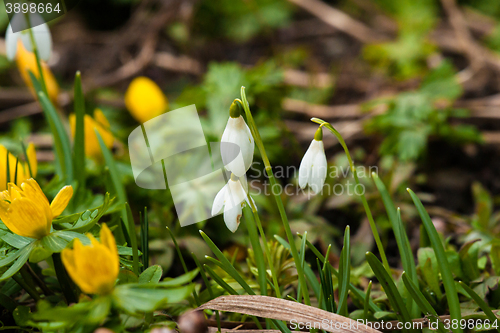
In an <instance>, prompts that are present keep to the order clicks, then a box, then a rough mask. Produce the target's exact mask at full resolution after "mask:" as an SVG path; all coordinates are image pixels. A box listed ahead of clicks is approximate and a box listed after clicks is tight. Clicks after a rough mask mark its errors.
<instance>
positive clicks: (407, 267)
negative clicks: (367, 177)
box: [372, 172, 420, 318]
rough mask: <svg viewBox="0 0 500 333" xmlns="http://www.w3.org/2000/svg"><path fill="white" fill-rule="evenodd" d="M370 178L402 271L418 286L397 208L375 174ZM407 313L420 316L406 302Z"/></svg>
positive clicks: (416, 310) (418, 312)
mask: <svg viewBox="0 0 500 333" xmlns="http://www.w3.org/2000/svg"><path fill="white" fill-rule="evenodd" d="M372 178H373V181H374V182H375V186H377V189H378V191H379V192H380V195H381V197H382V201H383V203H384V206H385V210H386V212H387V216H388V217H389V222H390V223H391V226H392V231H393V232H394V237H395V238H396V243H397V245H398V249H399V253H400V254H401V262H402V265H403V269H404V271H405V272H407V274H408V275H409V277H410V278H411V279H412V281H413V283H414V284H418V277H417V268H416V266H415V260H414V258H413V254H412V252H411V246H410V241H409V240H408V235H407V234H406V232H405V228H404V226H403V224H402V222H401V214H400V212H399V208H398V210H397V211H396V207H395V205H394V202H393V201H392V199H391V196H390V195H389V192H388V191H387V188H386V187H385V185H384V183H383V182H382V180H380V178H379V177H378V175H377V174H376V173H375V172H373V173H372ZM408 311H409V312H410V314H411V316H412V318H418V317H419V316H420V311H418V308H417V306H416V304H415V302H414V301H410V302H408Z"/></svg>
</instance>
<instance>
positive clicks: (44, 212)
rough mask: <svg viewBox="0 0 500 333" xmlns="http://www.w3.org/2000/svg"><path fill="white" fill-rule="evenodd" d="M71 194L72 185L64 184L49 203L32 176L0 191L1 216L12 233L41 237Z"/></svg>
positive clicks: (62, 209)
mask: <svg viewBox="0 0 500 333" xmlns="http://www.w3.org/2000/svg"><path fill="white" fill-rule="evenodd" d="M72 196H73V188H72V187H71V186H64V187H63V188H62V189H61V190H60V191H59V193H57V195H56V197H55V198H54V200H52V203H51V204H49V200H47V197H46V196H45V194H44V193H43V192H42V189H41V188H40V186H39V185H38V183H37V182H36V180H34V179H33V178H31V179H28V180H26V181H25V182H24V183H22V184H21V187H19V186H17V185H16V184H14V183H9V189H8V190H7V191H3V192H0V219H2V221H3V223H4V224H5V226H6V227H7V228H9V230H10V231H12V232H13V233H15V234H18V235H19V236H24V237H30V238H35V239H40V238H43V237H44V236H47V235H48V234H50V229H51V227H52V220H53V219H54V218H55V217H57V216H59V215H60V214H61V213H62V212H63V211H64V209H65V208H66V206H67V205H68V202H69V200H70V199H71V197H72Z"/></svg>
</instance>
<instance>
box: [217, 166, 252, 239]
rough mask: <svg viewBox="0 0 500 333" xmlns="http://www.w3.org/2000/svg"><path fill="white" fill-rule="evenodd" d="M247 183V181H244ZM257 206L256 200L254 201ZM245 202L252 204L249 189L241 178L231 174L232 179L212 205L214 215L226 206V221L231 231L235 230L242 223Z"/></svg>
mask: <svg viewBox="0 0 500 333" xmlns="http://www.w3.org/2000/svg"><path fill="white" fill-rule="evenodd" d="M244 184H245V185H246V183H245V182H244ZM250 200H252V203H253V205H254V206H255V202H254V201H253V199H252V198H250ZM245 202H246V203H248V204H249V205H250V202H249V201H248V196H247V191H246V190H245V188H244V185H243V184H242V183H241V181H240V179H238V177H236V176H235V175H234V174H231V179H229V181H228V182H227V184H226V185H224V187H223V188H222V189H221V190H220V191H219V193H217V195H216V196H215V199H214V203H213V205H212V216H215V215H217V214H219V213H220V212H221V210H222V208H224V222H225V223H226V226H227V228H228V229H229V230H231V232H235V231H236V229H238V226H239V225H240V219H241V216H242V215H243V210H242V208H243V207H244V206H245Z"/></svg>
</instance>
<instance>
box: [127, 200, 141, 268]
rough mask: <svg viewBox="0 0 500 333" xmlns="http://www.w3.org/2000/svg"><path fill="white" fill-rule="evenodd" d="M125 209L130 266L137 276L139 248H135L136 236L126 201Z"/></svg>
mask: <svg viewBox="0 0 500 333" xmlns="http://www.w3.org/2000/svg"><path fill="white" fill-rule="evenodd" d="M125 209H126V210H127V224H128V230H129V231H130V233H129V236H130V247H131V248H132V258H133V261H132V267H133V269H134V273H135V274H136V275H137V276H139V250H138V248H137V237H136V235H135V223H134V218H133V216H132V211H131V210H130V206H129V204H128V202H126V203H125Z"/></svg>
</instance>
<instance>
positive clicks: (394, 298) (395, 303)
mask: <svg viewBox="0 0 500 333" xmlns="http://www.w3.org/2000/svg"><path fill="white" fill-rule="evenodd" d="M366 261H368V264H369V265H370V267H371V268H372V270H373V273H374V274H375V276H376V277H377V279H378V281H379V282H380V285H381V286H382V287H383V288H384V291H385V293H386V294H387V298H388V299H389V302H390V303H391V305H392V307H393V310H394V312H395V313H396V316H397V317H398V319H399V320H400V321H402V322H404V323H406V322H411V317H410V313H409V312H408V309H407V308H406V305H405V302H404V301H403V298H402V297H401V295H400V294H399V292H398V289H397V288H396V285H395V284H394V281H393V280H392V277H391V276H390V275H389V273H387V271H386V270H385V268H384V266H383V265H382V263H381V262H380V261H379V260H378V259H377V257H375V255H374V254H373V253H371V252H367V253H366ZM403 331H404V332H409V331H410V330H408V329H404V330H403Z"/></svg>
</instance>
